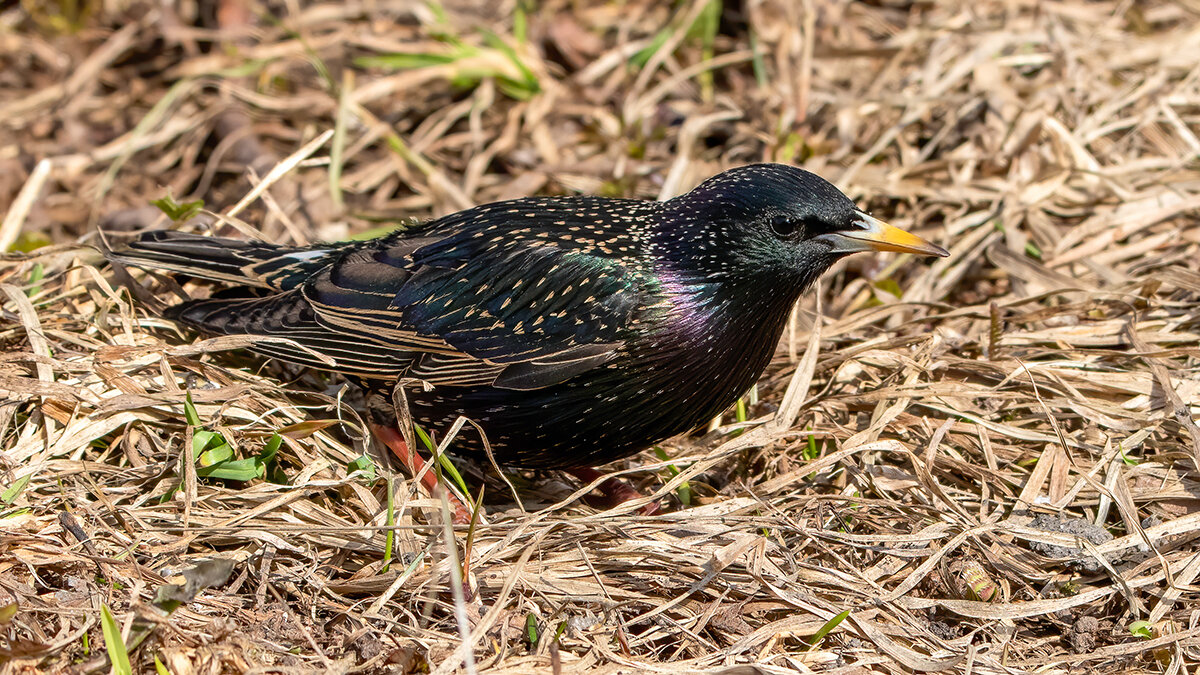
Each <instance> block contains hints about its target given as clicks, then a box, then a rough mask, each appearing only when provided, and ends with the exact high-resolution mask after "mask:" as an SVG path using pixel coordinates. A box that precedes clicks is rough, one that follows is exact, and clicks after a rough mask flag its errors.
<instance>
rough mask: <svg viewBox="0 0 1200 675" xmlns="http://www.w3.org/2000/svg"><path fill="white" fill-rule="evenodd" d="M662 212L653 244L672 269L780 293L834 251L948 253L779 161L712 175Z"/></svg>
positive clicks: (820, 267)
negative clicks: (763, 284) (754, 283)
mask: <svg viewBox="0 0 1200 675" xmlns="http://www.w3.org/2000/svg"><path fill="white" fill-rule="evenodd" d="M662 215H663V219H662V220H661V221H660V222H661V223H664V225H663V226H660V227H659V228H657V229H656V232H655V234H654V242H653V243H654V249H655V250H656V251H658V252H659V256H660V258H661V259H662V260H664V261H665V262H667V264H669V265H670V266H671V267H673V268H675V269H676V270H677V271H683V272H688V273H691V274H692V275H695V276H696V277H698V278H702V279H707V280H712V281H723V280H729V281H733V280H759V281H770V282H774V283H779V284H787V285H788V286H789V287H790V288H786V289H785V288H779V289H778V290H779V291H780V292H786V291H789V290H791V291H795V292H798V291H801V290H803V289H804V288H807V287H808V285H809V284H811V283H812V282H813V281H814V280H816V278H817V277H819V276H820V275H821V274H822V273H823V272H825V270H827V269H829V266H830V265H832V264H833V263H834V262H836V261H837V260H838V259H839V258H842V257H843V256H846V255H848V254H850V253H856V252H858V251H900V252H904V253H914V254H917V255H927V256H946V255H949V254H948V253H947V251H946V250H945V249H943V248H942V247H940V246H937V245H935V244H932V243H930V242H928V241H925V240H924V239H922V238H920V237H918V236H916V235H914V234H910V233H908V232H905V231H904V230H901V229H899V228H897V227H893V226H891V225H888V224H887V223H884V222H883V221H881V220H878V219H876V218H872V217H871V216H869V215H867V214H866V213H865V212H863V211H862V210H860V209H859V208H858V207H856V206H855V205H854V202H852V201H850V199H849V198H847V197H846V195H844V194H842V193H841V192H840V191H839V190H838V189H837V188H836V187H834V186H833V185H832V184H830V183H829V182H828V181H826V180H825V179H823V178H821V177H820V176H817V175H816V174H813V173H810V172H808V171H804V170H803V169H797V168H795V167H792V166H787V165H784V164H751V165H748V166H743V167H739V168H736V169H731V170H729V171H725V172H723V173H720V174H717V175H716V176H713V177H712V178H709V179H708V180H706V181H704V182H703V183H701V184H700V185H699V186H697V187H696V189H694V190H692V191H691V192H689V193H687V194H685V195H681V196H679V197H676V198H674V199H671V200H669V201H668V202H666V203H665V204H664V211H663V213H662ZM697 280H699V279H697Z"/></svg>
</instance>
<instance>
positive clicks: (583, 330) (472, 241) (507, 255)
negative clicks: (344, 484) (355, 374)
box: [296, 231, 642, 389]
mask: <svg viewBox="0 0 1200 675" xmlns="http://www.w3.org/2000/svg"><path fill="white" fill-rule="evenodd" d="M480 239H483V238H481V237H475V236H474V232H472V231H463V232H459V233H456V234H452V235H450V236H448V237H445V238H443V239H440V240H437V241H434V242H433V243H429V244H427V245H425V246H423V247H421V248H419V249H417V250H416V251H414V250H413V249H412V247H411V245H406V244H404V243H403V240H401V241H400V242H398V243H397V244H396V245H394V246H386V245H381V246H380V247H377V248H373V249H364V250H358V251H354V252H352V253H349V254H347V255H346V256H344V257H342V258H341V259H340V260H338V261H337V262H335V263H334V264H332V265H330V266H329V267H328V268H326V269H325V270H324V271H322V272H321V273H319V274H317V275H315V276H313V277H312V278H310V279H309V280H308V282H306V283H305V284H304V286H303V287H302V289H301V290H302V292H303V295H304V298H305V299H306V300H307V301H308V303H309V304H310V305H311V307H312V310H313V312H314V314H315V318H316V321H317V322H318V323H319V324H321V325H322V326H324V327H326V328H328V329H329V330H331V331H333V332H334V333H337V334H338V335H339V336H341V337H342V338H344V339H345V341H346V342H347V343H354V344H356V346H357V345H361V346H362V347H363V348H364V349H367V350H369V351H371V352H378V351H379V350H380V348H381V345H386V346H387V348H388V350H389V351H391V352H394V353H393V354H379V356H380V361H381V362H391V363H396V362H399V359H397V358H396V357H395V353H403V354H407V355H408V356H409V358H411V359H413V360H412V362H411V365H410V366H409V367H408V368H407V370H406V372H405V373H402V374H404V375H407V376H410V377H417V378H420V379H425V380H427V381H429V382H431V383H433V384H435V385H438V384H441V385H479V384H490V385H492V386H496V387H502V388H510V389H537V388H540V387H545V386H549V385H551V384H555V383H558V382H562V381H564V380H566V379H568V378H570V377H573V376H575V375H578V374H579V373H582V372H584V371H586V370H589V369H591V368H594V367H596V366H599V365H601V364H603V363H605V362H606V361H608V360H609V359H611V358H612V357H613V355H614V354H615V352H616V350H617V349H619V348H620V347H621V346H622V345H623V344H624V336H625V335H626V334H627V332H628V327H629V325H630V322H631V321H632V320H633V316H634V313H635V311H636V309H637V307H638V306H639V304H641V292H642V290H641V287H640V285H639V284H638V283H637V282H636V279H635V275H634V273H632V272H630V271H629V270H628V269H627V268H626V267H625V266H624V265H622V264H621V263H620V262H619V261H618V260H616V259H615V258H613V257H609V256H603V255H597V254H596V253H595V252H588V251H587V250H580V249H577V248H576V249H571V248H564V247H563V246H561V245H558V244H555V243H553V242H545V243H541V244H538V243H531V242H530V241H528V240H522V239H521V238H520V237H516V238H511V239H502V238H497V239H492V240H491V241H490V242H489V241H487V240H484V241H479V240H480ZM296 339H297V341H298V342H300V343H301V344H304V343H305V338H304V337H303V336H297V338H296ZM311 347H312V348H313V349H314V350H316V351H322V346H321V345H318V344H312V345H311ZM361 360H362V359H360V361H361Z"/></svg>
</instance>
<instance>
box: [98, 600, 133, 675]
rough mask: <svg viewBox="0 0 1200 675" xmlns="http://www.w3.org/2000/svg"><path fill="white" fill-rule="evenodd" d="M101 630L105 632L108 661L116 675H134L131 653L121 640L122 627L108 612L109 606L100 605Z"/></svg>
mask: <svg viewBox="0 0 1200 675" xmlns="http://www.w3.org/2000/svg"><path fill="white" fill-rule="evenodd" d="M100 628H101V629H102V630H103V631H104V647H105V649H107V650H108V660H109V661H111V662H112V671H113V673H115V674H116V675H133V666H131V665H129V652H128V651H126V649H125V642H124V641H123V640H121V627H120V626H118V625H117V620H116V619H114V618H113V615H112V612H110V611H108V605H100Z"/></svg>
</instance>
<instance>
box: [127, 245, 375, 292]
mask: <svg viewBox="0 0 1200 675" xmlns="http://www.w3.org/2000/svg"><path fill="white" fill-rule="evenodd" d="M354 245H355V243H354V242H349V243H341V244H317V245H314V246H279V245H277V244H268V243H264V242H255V241H244V240H240V239H228V238H222V237H205V236H201V235H196V234H187V233H184V232H171V231H167V230H157V231H154V232H147V233H145V234H143V235H142V236H141V237H140V238H139V239H136V240H134V241H133V242H131V243H130V244H129V245H128V246H126V247H125V248H123V249H119V250H114V251H108V252H107V255H108V257H109V259H110V260H114V261H116V262H119V263H122V264H127V265H133V266H135V267H143V268H147V269H159V270H164V271H167V272H176V273H179V274H187V275H190V276H194V277H199V278H201V279H211V280H213V281H223V282H226V283H230V284H237V285H242V286H255V287H258V288H267V289H271V290H276V291H286V290H290V289H292V288H295V287H296V286H298V285H300V283H302V282H303V281H304V280H305V279H307V278H308V277H309V276H311V275H312V274H314V273H315V272H317V271H318V270H320V269H321V268H323V267H325V266H326V265H328V264H329V263H330V262H331V261H332V258H331V257H330V256H331V255H335V254H337V253H339V252H341V251H343V250H344V249H346V248H348V247H351V246H354Z"/></svg>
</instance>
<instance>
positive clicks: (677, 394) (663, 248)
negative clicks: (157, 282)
mask: <svg viewBox="0 0 1200 675" xmlns="http://www.w3.org/2000/svg"><path fill="white" fill-rule="evenodd" d="M867 249H881V250H903V251H909V252H913V253H919V254H924V255H946V252H945V251H944V250H943V249H941V248H939V247H937V246H934V245H932V244H929V243H927V242H924V241H923V240H921V239H919V238H917V237H915V236H913V235H910V234H908V233H906V232H903V231H901V230H897V229H896V228H891V227H890V226H887V225H884V224H883V223H881V222H879V221H877V220H875V219H873V218H870V217H869V216H867V215H865V214H864V213H863V212H861V211H859V210H858V209H856V208H855V206H854V204H853V203H852V202H851V201H850V200H849V199H847V198H846V197H845V196H844V195H843V194H842V193H841V192H839V191H838V190H837V189H836V188H834V187H833V186H832V185H830V184H829V183H828V182H826V181H824V180H822V179H821V178H819V177H817V176H815V175H813V174H811V173H808V172H806V171H802V170H800V169H796V168H793V167H789V166H783V165H776V164H757V165H751V166H745V167H742V168H738V169H733V170H731V171H726V172H724V173H722V174H719V175H717V176H714V177H713V178H710V179H709V180H707V181H705V182H704V183H703V184H701V185H700V186H699V187H697V188H696V189H695V190H692V191H691V192H689V193H687V194H685V195H682V196H680V197H676V198H675V199H671V200H668V201H664V202H649V201H636V200H627V199H604V198H598V197H575V198H571V197H558V198H533V199H518V200H513V201H506V202H497V203H494V204H487V205H484V206H479V207H476V208H472V209H468V210H466V211H462V212H459V213H455V214H452V215H449V216H446V217H443V218H438V219H436V220H433V221H431V222H428V223H426V224H424V225H421V226H418V227H415V228H412V229H407V230H403V231H399V232H395V233H392V234H389V235H386V236H383V237H380V238H378V239H373V240H370V241H363V242H345V243H337V244H322V245H316V246H308V247H286V246H275V245H272V244H265V243H251V242H243V241H237V240H231V239H218V238H211V237H202V236H195V235H186V234H180V233H175V232H151V233H148V234H146V235H144V236H142V238H141V239H139V240H137V241H135V242H133V243H132V244H130V245H129V247H128V248H126V249H124V250H121V251H118V252H115V253H113V254H112V257H113V258H114V259H115V260H117V261H120V262H123V263H129V264H133V265H138V266H143V267H150V268H159V269H165V270H169V271H173V272H179V273H184V274H188V275H192V276H196V277H201V278H207V279H213V280H216V281H220V282H225V283H227V284H229V285H230V286H231V288H228V289H226V290H224V291H222V292H220V293H218V294H217V295H215V296H213V297H212V298H210V299H206V300H194V301H190V302H185V303H183V304H180V305H176V306H174V307H172V308H171V309H170V310H169V316H171V317H173V318H176V319H178V320H179V321H181V322H183V323H186V324H189V325H191V326H194V327H195V328H197V329H198V330H200V331H202V332H205V333H218V334H221V333H229V334H242V333H248V334H255V335H270V336H276V337H281V338H287V339H288V340H290V341H292V342H291V343H287V342H283V341H273V342H269V343H262V344H258V345H256V346H254V347H253V349H254V351H256V352H259V353H261V354H265V355H268V356H273V357H276V358H280V359H283V360H286V361H291V362H293V363H298V364H303V365H307V366H312V367H317V368H326V369H330V370H336V371H338V372H341V373H345V374H348V375H351V376H354V377H355V378H358V379H360V380H362V381H365V382H368V383H376V384H378V385H380V387H381V388H383V387H384V386H388V387H390V386H391V384H393V383H394V382H395V381H396V380H397V379H398V378H415V379H420V380H424V381H426V382H428V383H429V384H431V385H433V387H432V389H430V390H428V391H426V390H423V389H422V388H420V387H414V388H410V389H409V390H408V398H409V402H410V405H411V409H412V413H413V415H414V417H415V418H416V419H417V420H418V421H420V422H422V423H424V424H427V425H430V426H432V427H434V428H438V427H442V426H443V425H446V424H448V423H450V422H451V421H453V420H454V419H455V418H456V417H457V416H458V415H465V416H467V417H469V418H471V419H473V420H475V421H476V422H478V423H480V424H481V425H482V427H483V428H484V429H485V430H486V432H487V435H488V440H489V441H490V443H491V445H492V448H493V451H494V453H495V456H496V459H497V460H498V461H499V462H501V463H503V464H509V465H516V466H526V467H574V466H590V465H595V464H600V463H604V462H607V461H610V460H613V459H617V458H619V457H623V456H626V455H629V454H632V453H634V452H637V451H639V450H641V449H643V448H645V447H647V446H648V445H650V444H652V443H654V442H657V441H660V440H663V439H665V438H668V437H670V436H673V435H675V434H678V433H681V432H684V431H687V430H689V429H692V428H693V427H695V426H697V425H699V424H701V423H703V422H705V421H706V420H708V419H710V418H712V417H713V416H715V415H717V414H719V413H721V412H722V411H723V410H725V409H726V408H727V407H728V406H729V405H730V404H731V403H733V401H734V400H736V398H737V397H738V396H740V395H741V394H743V393H744V392H745V391H746V390H747V389H749V388H750V386H751V385H752V384H754V382H755V380H756V379H757V378H758V377H759V376H760V375H761V374H762V371H763V369H764V368H765V367H766V365H767V362H768V361H769V360H770V357H771V354H772V351H773V350H774V347H775V344H776V342H777V341H778V339H779V335H780V333H781V331H782V329H783V326H784V323H785V320H786V318H787V316H788V313H789V310H790V308H791V306H792V304H793V303H794V302H795V301H796V299H797V297H798V296H799V295H800V294H801V293H802V292H803V291H804V290H805V289H807V288H808V287H809V285H810V284H812V282H813V281H814V280H815V279H816V278H817V277H818V276H820V275H821V273H823V272H824V271H825V270H826V269H828V268H829V266H830V265H831V264H833V262H834V261H836V260H837V259H838V258H840V257H842V256H844V255H846V254H848V253H852V252H854V251H859V250H867ZM317 354H319V355H321V356H316V355H317ZM321 357H324V359H332V360H333V361H334V362H335V363H336V365H333V366H330V365H329V364H328V362H327V361H325V360H323V359H322V358H321ZM461 438H462V440H461V442H460V443H459V444H458V447H457V450H456V451H457V452H459V453H466V454H477V453H479V452H480V447H481V446H480V444H479V442H478V439H477V438H476V435H475V434H472V433H466V434H463V435H462V436H461Z"/></svg>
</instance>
